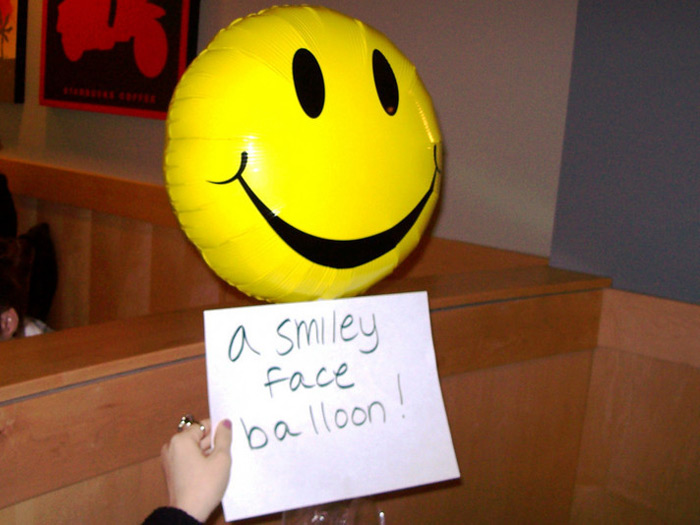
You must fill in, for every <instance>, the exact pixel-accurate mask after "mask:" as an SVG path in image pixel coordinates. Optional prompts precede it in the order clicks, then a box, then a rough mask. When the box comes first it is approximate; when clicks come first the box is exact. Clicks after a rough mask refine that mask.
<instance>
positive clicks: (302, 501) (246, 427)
mask: <svg viewBox="0 0 700 525" xmlns="http://www.w3.org/2000/svg"><path fill="white" fill-rule="evenodd" d="M204 326H205V342H206V360H207V378H208V385H209V407H210V412H211V417H212V421H213V423H214V425H216V424H217V423H218V421H220V420H222V419H225V418H228V419H230V420H231V422H232V425H233V444H232V455H233V467H232V471H231V480H230V482H229V486H228V489H227V491H226V494H225V496H224V500H223V508H224V516H225V518H226V520H238V519H244V518H249V517H253V516H260V515H264V514H270V513H273V512H279V511H283V510H289V509H294V508H300V507H309V506H312V505H316V504H320V503H326V502H330V501H337V500H343V499H350V498H355V497H361V496H366V495H370V494H377V493H382V492H388V491H392V490H398V489H403V488H408V487H414V486H418V485H425V484H428V483H434V482H438V481H444V480H448V479H454V478H458V477H459V468H458V466H457V460H456V457H455V453H454V447H453V445H452V439H451V436H450V431H449V427H448V423H447V417H446V414H445V408H444V404H443V400H442V394H441V391H440V385H439V381H438V375H437V368H436V362H435V351H434V348H433V341H432V336H431V330H430V315H429V310H428V298H427V294H426V293H425V292H419V293H408V294H395V295H384V296H375V297H358V298H352V299H339V300H333V301H314V302H308V303H295V304H275V305H265V306H253V307H245V308H229V309H222V310H211V311H207V312H205V313H204Z"/></svg>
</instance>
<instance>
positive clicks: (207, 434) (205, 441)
mask: <svg viewBox="0 0 700 525" xmlns="http://www.w3.org/2000/svg"><path fill="white" fill-rule="evenodd" d="M201 425H202V426H203V427H204V435H203V436H202V439H201V440H200V442H199V448H201V449H202V451H203V452H205V451H207V450H209V449H210V448H211V420H210V419H203V420H202V422H201Z"/></svg>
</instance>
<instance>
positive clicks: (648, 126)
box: [551, 0, 700, 303]
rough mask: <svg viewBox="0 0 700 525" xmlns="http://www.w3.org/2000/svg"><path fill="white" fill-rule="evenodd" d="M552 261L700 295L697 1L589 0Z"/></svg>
mask: <svg viewBox="0 0 700 525" xmlns="http://www.w3.org/2000/svg"><path fill="white" fill-rule="evenodd" d="M551 263H552V265H554V266H559V267H562V268H567V269H572V270H579V271H585V272H590V273H595V274H598V275H607V276H610V277H612V278H613V286H614V287H616V288H620V289H624V290H631V291H634V292H639V293H644V294H648V295H656V296H662V297H668V298H672V299H677V300H682V301H687V302H696V303H699V302H700V3H698V1H697V0H689V1H680V0H679V1H668V2H648V1H645V0H617V1H615V2H607V1H600V0H580V2H579V16H578V25H577V29H576V44H575V51H574V62H573V70H572V76H571V92H570V96H569V110H568V118H567V125H566V138H565V143H564V150H563V160H562V171H561V180H560V189H559V199H558V204H557V210H556V221H555V229H554V237H553V244H552V254H551Z"/></svg>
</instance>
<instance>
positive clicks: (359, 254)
mask: <svg viewBox="0 0 700 525" xmlns="http://www.w3.org/2000/svg"><path fill="white" fill-rule="evenodd" d="M433 160H434V163H435V170H434V171H433V178H432V180H431V182H430V187H429V188H428V191H426V193H425V195H423V198H422V199H421V200H420V201H419V202H418V204H416V206H415V207H414V208H413V209H412V210H411V211H410V212H409V213H408V215H406V216H405V217H404V218H403V219H401V221H399V222H398V223H396V224H395V225H394V226H392V227H391V228H389V229H388V230H385V231H383V232H380V233H377V234H375V235H370V236H369V237H362V238H360V239H351V240H336V239H325V238H323V237H317V236H316V235H312V234H310V233H306V232H303V231H301V230H299V229H297V228H295V227H294V226H292V225H291V224H289V223H288V222H286V221H284V220H283V219H282V218H281V217H279V216H278V215H275V213H274V212H273V211H272V210H271V209H270V208H268V207H267V206H266V205H265V203H263V202H262V201H261V200H260V199H259V198H258V196H257V195H256V194H255V192H254V191H253V190H252V189H251V188H250V186H248V183H246V181H245V179H243V172H244V171H245V168H246V165H247V164H248V153H247V152H245V151H244V152H242V153H241V163H240V165H239V167H238V171H237V172H236V174H235V175H234V176H233V177H231V178H230V179H228V180H225V181H207V182H210V183H212V184H220V185H221V184H229V183H231V182H234V181H236V180H238V181H239V182H240V183H241V186H242V187H243V189H244V190H245V192H246V194H247V195H248V198H249V199H250V200H251V202H252V203H253V204H254V205H255V207H256V208H257V209H258V212H260V215H262V216H263V218H264V219H265V221H267V223H268V224H269V225H270V227H271V228H272V229H273V230H274V232H275V233H276V234H277V235H278V236H279V237H280V238H281V239H282V240H283V241H284V242H285V243H286V244H287V245H288V246H289V247H290V248H292V249H293V250H294V251H295V252H297V253H298V254H299V255H301V256H302V257H305V258H306V259H308V260H310V261H312V262H314V263H316V264H320V265H322V266H327V267H329V268H337V269H347V268H355V267H357V266H361V265H363V264H365V263H368V262H370V261H373V260H375V259H377V258H379V257H381V256H382V255H384V254H385V253H388V252H390V251H391V250H393V249H394V248H395V247H396V245H397V244H399V242H401V239H403V238H404V236H405V235H406V234H407V233H408V231H409V230H410V229H411V228H412V227H413V225H414V224H415V222H416V221H417V220H418V217H419V216H420V214H421V212H422V211H423V208H425V205H426V204H427V202H428V200H429V199H430V196H431V195H432V193H433V191H434V189H435V181H436V179H437V175H438V173H440V168H439V167H438V163H437V145H436V146H433Z"/></svg>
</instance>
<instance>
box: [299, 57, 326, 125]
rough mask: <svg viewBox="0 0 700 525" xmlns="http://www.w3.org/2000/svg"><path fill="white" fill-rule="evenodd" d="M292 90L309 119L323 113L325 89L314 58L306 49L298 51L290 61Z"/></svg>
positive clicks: (321, 74) (319, 69) (319, 67)
mask: <svg viewBox="0 0 700 525" xmlns="http://www.w3.org/2000/svg"><path fill="white" fill-rule="evenodd" d="M292 74H293V76H294V89H296V92H297V98H298V99H299V104H301V108H302V109H303V110H304V113H306V114H307V115H308V116H309V117H311V118H316V117H318V116H319V115H320V114H321V111H323V103H324V101H325V99H326V89H325V86H324V84H323V73H321V66H319V65H318V61H317V60H316V57H315V56H314V55H313V54H312V53H311V51H309V50H308V49H303V48H302V49H298V50H297V52H296V53H294V60H293V61H292Z"/></svg>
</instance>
